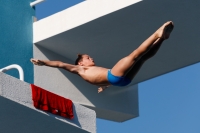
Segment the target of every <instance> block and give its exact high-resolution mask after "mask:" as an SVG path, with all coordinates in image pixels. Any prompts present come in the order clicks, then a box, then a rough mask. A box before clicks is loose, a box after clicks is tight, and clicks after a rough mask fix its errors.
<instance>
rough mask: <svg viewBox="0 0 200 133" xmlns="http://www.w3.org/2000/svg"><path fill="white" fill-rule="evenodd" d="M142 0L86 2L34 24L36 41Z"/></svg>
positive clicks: (95, 0)
mask: <svg viewBox="0 0 200 133" xmlns="http://www.w3.org/2000/svg"><path fill="white" fill-rule="evenodd" d="M139 1H141V0H86V1H84V2H81V3H79V4H77V5H75V6H72V7H70V8H68V9H66V10H63V11H61V12H59V13H56V14H54V15H52V16H49V17H47V18H45V19H42V20H40V21H38V22H35V23H34V24H33V26H34V40H33V42H34V43H36V42H39V41H41V40H43V39H44V38H49V37H51V36H54V35H56V34H60V33H62V32H65V31H67V30H70V29H72V28H75V27H77V26H80V25H82V24H85V23H87V22H90V21H92V20H94V19H97V18H99V17H102V16H104V15H107V14H109V13H111V12H114V11H117V10H119V9H122V8H124V7H127V6H130V5H132V4H134V3H137V2H139Z"/></svg>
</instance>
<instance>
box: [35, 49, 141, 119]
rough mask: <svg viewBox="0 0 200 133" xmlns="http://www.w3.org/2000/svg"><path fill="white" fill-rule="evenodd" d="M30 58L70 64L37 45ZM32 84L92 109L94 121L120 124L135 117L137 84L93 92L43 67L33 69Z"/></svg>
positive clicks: (71, 76) (86, 85)
mask: <svg viewBox="0 0 200 133" xmlns="http://www.w3.org/2000/svg"><path fill="white" fill-rule="evenodd" d="M34 58H36V59H43V60H61V61H63V62H67V63H73V61H71V60H69V59H67V58H65V57H62V56H60V55H58V54H55V53H53V52H52V51H49V50H47V49H45V48H42V47H40V46H34ZM34 81H35V83H34V84H36V85H38V86H41V87H43V88H45V89H47V90H50V91H52V92H54V93H56V94H59V95H61V96H64V97H68V98H70V99H72V100H73V101H74V102H76V103H79V104H82V105H84V106H86V107H89V108H91V109H94V110H95V111H96V113H97V117H98V118H102V119H107V120H112V121H118V122H122V121H125V120H128V119H131V118H134V117H137V116H138V115H139V114H138V90H137V89H138V88H137V85H134V86H130V87H129V88H119V87H110V88H109V89H107V90H106V91H104V92H102V93H97V90H98V86H94V85H91V84H89V83H87V82H86V81H84V80H83V79H81V78H80V77H79V76H77V75H75V74H71V73H69V72H67V71H66V70H63V69H57V68H51V67H46V66H34Z"/></svg>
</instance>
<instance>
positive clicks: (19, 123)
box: [0, 72, 96, 133]
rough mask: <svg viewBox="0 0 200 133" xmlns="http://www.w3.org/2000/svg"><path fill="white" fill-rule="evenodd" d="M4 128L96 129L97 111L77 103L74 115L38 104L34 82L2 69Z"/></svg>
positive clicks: (83, 132)
mask: <svg viewBox="0 0 200 133" xmlns="http://www.w3.org/2000/svg"><path fill="white" fill-rule="evenodd" d="M0 105H1V109H0V125H1V132H6V133H13V132H21V133H27V132H28V133H46V132H48V133H55V132H59V133H89V132H90V133H96V113H95V111H93V110H91V109H88V108H86V107H83V106H81V105H79V104H77V103H73V110H74V119H72V120H70V119H66V118H64V117H60V116H58V115H54V114H51V113H48V112H44V111H41V110H38V109H36V108H34V106H33V102H32V93H31V88H30V84H28V83H26V82H23V81H21V80H19V79H16V78H14V77H12V76H9V75H7V74H4V73H1V72H0Z"/></svg>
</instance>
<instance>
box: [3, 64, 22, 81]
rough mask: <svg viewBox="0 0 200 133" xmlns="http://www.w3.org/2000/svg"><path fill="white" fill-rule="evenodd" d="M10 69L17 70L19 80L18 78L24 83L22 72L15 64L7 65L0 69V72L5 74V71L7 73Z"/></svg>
mask: <svg viewBox="0 0 200 133" xmlns="http://www.w3.org/2000/svg"><path fill="white" fill-rule="evenodd" d="M10 69H17V70H18V71H19V78H20V80H22V81H24V71H23V69H22V68H21V67H20V66H19V65H17V64H13V65H9V66H7V67H4V68H2V69H0V72H5V71H8V70H10Z"/></svg>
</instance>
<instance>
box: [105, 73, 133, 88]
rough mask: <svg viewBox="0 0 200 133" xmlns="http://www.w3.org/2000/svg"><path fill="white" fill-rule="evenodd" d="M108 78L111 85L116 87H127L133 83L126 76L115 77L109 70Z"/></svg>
mask: <svg viewBox="0 0 200 133" xmlns="http://www.w3.org/2000/svg"><path fill="white" fill-rule="evenodd" d="M107 78H108V81H109V82H110V84H112V85H114V86H126V85H128V84H130V83H131V80H130V79H129V78H127V77H124V76H121V77H119V76H115V75H113V74H112V73H111V70H108V75H107Z"/></svg>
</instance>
